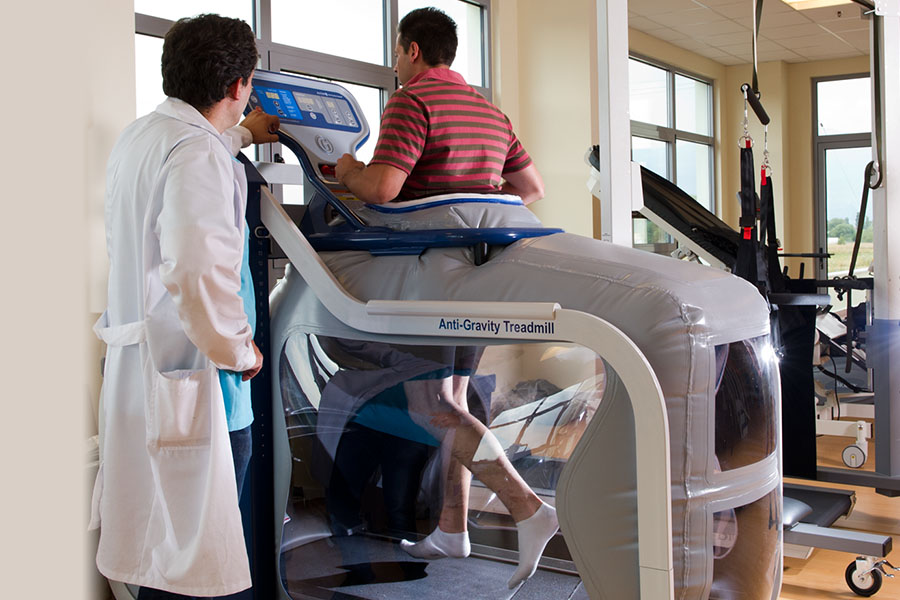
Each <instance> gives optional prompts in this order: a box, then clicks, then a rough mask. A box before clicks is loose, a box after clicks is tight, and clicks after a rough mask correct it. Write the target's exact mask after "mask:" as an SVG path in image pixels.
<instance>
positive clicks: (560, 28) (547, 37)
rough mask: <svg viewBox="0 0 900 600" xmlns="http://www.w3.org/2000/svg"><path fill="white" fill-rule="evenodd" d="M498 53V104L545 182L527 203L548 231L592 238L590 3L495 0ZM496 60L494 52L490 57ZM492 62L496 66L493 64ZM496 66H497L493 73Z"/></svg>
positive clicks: (592, 6)
mask: <svg viewBox="0 0 900 600" xmlns="http://www.w3.org/2000/svg"><path fill="white" fill-rule="evenodd" d="M491 8H492V11H495V12H494V26H493V35H494V45H495V53H496V52H499V55H500V57H501V58H500V60H499V69H498V70H497V71H496V72H495V77H496V79H495V82H496V83H495V85H497V88H498V91H499V94H498V96H497V100H498V105H499V106H500V108H501V109H503V110H504V112H506V113H507V114H508V115H509V116H510V118H511V119H512V121H513V125H514V126H515V127H516V132H517V134H518V136H519V137H520V138H521V140H522V143H523V144H524V145H525V148H526V149H527V150H528V152H529V153H530V154H531V156H532V158H533V159H534V161H535V163H536V164H537V167H538V170H539V171H540V172H541V175H542V176H543V178H544V185H545V189H546V196H545V198H544V199H543V200H540V201H539V202H537V203H535V204H533V205H531V206H532V208H533V210H534V212H535V214H537V216H538V217H539V218H540V219H541V220H542V221H543V222H544V224H546V225H548V226H551V227H562V228H563V229H565V230H566V231H569V232H572V233H577V234H580V235H586V236H591V235H593V224H592V219H593V210H592V200H591V194H590V192H589V191H588V189H587V178H588V166H587V165H586V164H585V162H584V154H585V152H586V151H587V150H588V148H589V147H590V145H591V131H592V129H593V127H592V115H591V95H592V94H595V93H596V91H595V90H594V88H593V87H592V85H591V81H592V79H591V55H592V51H591V48H592V46H591V31H592V22H593V21H594V20H595V19H596V17H595V11H596V7H595V2H594V1H593V0H567V2H566V9H565V10H560V9H559V5H558V4H556V3H553V2H547V1H546V0H517V1H513V0H502V2H501V1H499V0H494V2H493V3H492V6H491ZM495 56H496V54H495ZM496 62H497V61H496V60H495V64H496ZM495 68H496V67H495Z"/></svg>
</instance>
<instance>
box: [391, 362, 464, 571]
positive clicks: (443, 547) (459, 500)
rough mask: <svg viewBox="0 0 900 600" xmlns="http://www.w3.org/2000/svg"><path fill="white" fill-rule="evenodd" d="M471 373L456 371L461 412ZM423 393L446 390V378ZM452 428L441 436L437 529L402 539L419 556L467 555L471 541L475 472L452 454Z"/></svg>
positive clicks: (455, 399) (454, 391)
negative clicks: (413, 538)
mask: <svg viewBox="0 0 900 600" xmlns="http://www.w3.org/2000/svg"><path fill="white" fill-rule="evenodd" d="M468 385H469V378H468V376H460V375H453V377H452V380H451V390H450V391H451V395H450V401H451V402H452V403H453V405H454V406H455V407H456V408H457V409H459V410H460V411H462V412H465V413H468V412H469V407H468V403H467V401H466V391H467V388H468ZM420 387H422V388H423V389H422V390H421V391H422V392H423V393H427V394H439V393H441V392H442V391H444V390H446V382H445V381H441V383H440V384H434V383H431V384H426V385H422V386H420ZM453 439H454V435H453V433H452V432H450V433H448V434H447V435H446V436H445V437H444V439H443V440H441V479H442V481H443V502H442V504H441V515H440V518H439V520H438V526H437V529H435V530H434V531H433V532H432V533H431V534H430V535H429V536H428V537H426V538H425V539H424V540H422V541H421V542H416V543H412V542H408V541H407V540H402V541H401V542H400V545H401V547H402V548H403V549H404V550H406V552H408V553H409V554H411V555H412V556H415V557H417V558H426V559H437V558H444V557H447V556H452V557H454V558H465V557H466V556H468V555H469V552H470V550H471V545H470V543H469V534H468V531H467V529H468V528H467V519H468V513H469V490H470V487H471V483H472V474H471V473H470V472H469V471H468V470H467V469H466V468H465V467H464V466H463V465H462V463H461V462H459V461H458V460H457V459H456V458H454V456H453V452H452V450H453Z"/></svg>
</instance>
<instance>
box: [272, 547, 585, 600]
mask: <svg viewBox="0 0 900 600" xmlns="http://www.w3.org/2000/svg"><path fill="white" fill-rule="evenodd" d="M282 560H283V566H282V577H283V578H284V579H285V588H286V589H287V591H288V593H289V594H290V595H291V597H292V598H322V599H323V600H324V599H328V600H422V598H428V599H429V600H458V599H459V598H467V599H471V600H475V599H478V598H491V599H494V598H506V599H515V600H551V599H556V598H559V599H560V600H567V599H569V598H573V597H574V598H587V595H586V594H585V593H584V589H583V586H581V580H580V579H579V578H578V577H576V576H574V575H567V574H563V573H556V572H552V571H546V570H543V569H538V571H537V573H535V574H534V576H533V577H532V578H531V579H529V580H528V581H526V582H525V584H524V585H522V586H520V587H519V589H518V590H517V591H516V590H510V589H507V586H506V582H507V580H508V579H509V577H510V576H511V575H512V574H513V571H515V565H513V564H510V563H504V562H499V561H495V560H488V559H484V558H477V557H472V556H470V557H469V558H464V559H456V558H444V559H441V560H434V561H425V560H420V559H416V558H413V557H411V556H409V555H408V554H406V552H404V551H403V550H401V549H400V546H399V544H397V543H396V542H394V541H389V540H385V539H381V538H374V537H367V536H365V535H358V536H350V537H332V538H327V539H323V540H319V541H317V542H312V543H309V544H305V545H303V546H298V547H296V548H294V549H292V550H289V551H287V552H285V553H284V554H283V555H282ZM579 594H580V595H579Z"/></svg>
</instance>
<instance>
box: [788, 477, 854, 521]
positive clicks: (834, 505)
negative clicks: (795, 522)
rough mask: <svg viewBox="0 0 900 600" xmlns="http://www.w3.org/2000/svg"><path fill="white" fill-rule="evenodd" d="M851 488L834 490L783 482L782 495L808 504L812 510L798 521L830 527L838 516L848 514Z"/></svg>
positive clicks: (852, 493)
mask: <svg viewBox="0 0 900 600" xmlns="http://www.w3.org/2000/svg"><path fill="white" fill-rule="evenodd" d="M853 496H854V492H853V491H852V490H835V489H831V488H820V487H815V486H811V485H799V484H795V483H785V484H784V497H785V498H793V499H795V500H799V501H800V502H804V503H805V504H808V505H809V507H810V508H812V512H811V513H810V514H808V515H807V516H805V517H803V518H802V519H801V520H800V522H801V523H808V524H810V525H818V526H819V527H831V525H832V524H834V522H835V521H837V520H838V519H839V518H841V517H843V516H845V515H848V514H849V513H850V509H851V508H853Z"/></svg>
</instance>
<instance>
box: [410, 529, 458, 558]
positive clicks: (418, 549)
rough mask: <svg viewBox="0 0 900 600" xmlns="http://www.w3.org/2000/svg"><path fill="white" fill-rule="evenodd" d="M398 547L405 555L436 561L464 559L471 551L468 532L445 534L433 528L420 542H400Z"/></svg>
mask: <svg viewBox="0 0 900 600" xmlns="http://www.w3.org/2000/svg"><path fill="white" fill-rule="evenodd" d="M400 547H401V548H403V549H404V550H405V551H406V553H407V554H409V555H410V556H414V557H416V558H424V559H428V560H437V559H438V558H446V557H448V556H449V557H452V558H465V557H467V556H468V555H469V552H470V551H471V545H470V544H469V532H468V531H463V532H462V533H447V532H445V531H443V530H442V529H441V528H440V527H435V529H434V531H432V532H431V535H429V536H428V537H427V538H425V539H424V540H422V541H421V542H415V543H413V542H410V541H407V540H400Z"/></svg>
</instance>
